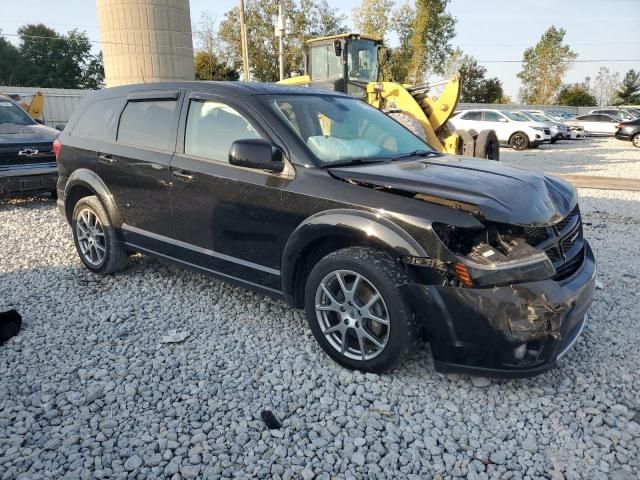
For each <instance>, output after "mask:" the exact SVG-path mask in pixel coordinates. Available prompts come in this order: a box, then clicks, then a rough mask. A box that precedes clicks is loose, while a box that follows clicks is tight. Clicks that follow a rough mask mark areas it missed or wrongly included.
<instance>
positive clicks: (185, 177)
mask: <svg viewBox="0 0 640 480" xmlns="http://www.w3.org/2000/svg"><path fill="white" fill-rule="evenodd" d="M171 173H173V176H174V177H178V178H179V179H180V180H184V181H186V182H190V181H191V180H193V179H194V176H193V175H189V174H188V173H185V172H183V171H182V170H174V171H173V172H171Z"/></svg>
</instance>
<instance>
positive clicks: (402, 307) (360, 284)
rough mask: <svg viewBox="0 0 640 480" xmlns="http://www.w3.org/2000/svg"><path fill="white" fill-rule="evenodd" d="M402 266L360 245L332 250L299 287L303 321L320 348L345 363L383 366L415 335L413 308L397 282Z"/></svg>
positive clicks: (395, 360) (379, 369)
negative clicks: (301, 295) (303, 285)
mask: <svg viewBox="0 0 640 480" xmlns="http://www.w3.org/2000/svg"><path fill="white" fill-rule="evenodd" d="M404 283H406V272H405V270H404V269H403V268H402V266H401V265H400V264H399V263H398V262H397V261H395V260H394V259H393V258H392V257H391V256H390V255H388V254H387V253H384V252H381V251H379V250H375V249H372V248H366V247H352V248H346V249H343V250H338V251H336V252H333V253H331V254H329V255H327V256H326V257H324V258H323V259H322V260H320V261H319V262H318V263H317V264H316V266H315V267H314V268H313V270H312V271H311V274H310V275H309V278H308V280H307V284H306V288H305V310H306V315H307V320H308V322H309V327H310V328H311V331H312V333H313V336H314V337H315V338H316V340H317V342H318V343H319V344H320V346H321V347H322V349H323V350H324V351H325V352H326V353H327V355H329V356H330V357H331V358H332V359H333V360H335V361H336V362H337V363H339V364H340V365H343V366H345V367H347V368H349V369H356V370H363V371H368V372H383V371H385V370H388V369H390V368H392V367H393V366H394V365H396V364H397V363H398V362H399V361H400V359H401V358H402V357H403V356H404V354H405V353H406V352H407V351H408V350H409V348H410V346H411V345H412V344H413V342H414V340H415V338H416V325H415V319H414V315H413V312H412V311H411V308H410V306H409V304H408V303H407V301H406V299H405V298H404V296H403V295H402V293H401V292H400V290H399V288H398V286H399V285H402V284H404Z"/></svg>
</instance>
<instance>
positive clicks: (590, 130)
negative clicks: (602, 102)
mask: <svg viewBox="0 0 640 480" xmlns="http://www.w3.org/2000/svg"><path fill="white" fill-rule="evenodd" d="M566 123H567V125H578V126H581V127H582V128H584V131H585V133H586V134H587V135H592V136H596V135H613V134H614V133H616V125H618V124H619V123H620V120H618V119H617V118H615V117H612V116H611V115H606V114H604V113H589V114H587V115H578V116H577V117H573V118H572V119H570V120H567V122H566Z"/></svg>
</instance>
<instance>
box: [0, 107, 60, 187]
mask: <svg viewBox="0 0 640 480" xmlns="http://www.w3.org/2000/svg"><path fill="white" fill-rule="evenodd" d="M59 133H60V132H59V131H58V130H56V129H54V128H49V127H45V126H44V125H40V124H39V123H37V122H36V121H35V120H33V119H32V118H31V117H30V116H29V115H27V113H26V112H25V111H24V110H22V108H20V107H19V106H18V104H16V103H15V102H14V101H13V100H11V99H10V98H7V97H5V96H3V95H0V197H5V196H13V195H18V194H22V193H36V192H52V193H54V192H56V180H57V178H58V169H57V166H56V158H55V155H54V145H53V143H54V140H55V138H56V137H57V136H58V134H59Z"/></svg>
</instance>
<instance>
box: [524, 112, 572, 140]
mask: <svg viewBox="0 0 640 480" xmlns="http://www.w3.org/2000/svg"><path fill="white" fill-rule="evenodd" d="M520 113H522V114H523V115H524V116H526V117H527V118H530V119H531V120H533V121H534V122H541V123H544V124H545V125H549V127H550V129H551V143H556V142H557V141H558V140H563V139H567V138H571V133H570V131H569V127H568V126H567V125H565V124H564V123H561V122H558V121H556V120H553V119H551V118H549V117H548V116H547V115H545V114H544V113H543V112H542V111H540V110H520Z"/></svg>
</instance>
